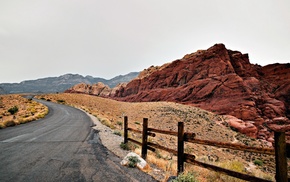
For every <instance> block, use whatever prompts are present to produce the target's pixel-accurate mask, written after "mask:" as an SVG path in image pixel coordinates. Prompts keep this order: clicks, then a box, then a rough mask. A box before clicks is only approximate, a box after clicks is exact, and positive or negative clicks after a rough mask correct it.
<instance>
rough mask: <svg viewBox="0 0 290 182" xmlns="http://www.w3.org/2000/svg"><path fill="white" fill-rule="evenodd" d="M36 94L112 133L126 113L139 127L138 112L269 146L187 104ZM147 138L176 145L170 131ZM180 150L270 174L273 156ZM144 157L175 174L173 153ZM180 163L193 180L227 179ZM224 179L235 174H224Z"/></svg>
mask: <svg viewBox="0 0 290 182" xmlns="http://www.w3.org/2000/svg"><path fill="white" fill-rule="evenodd" d="M38 98H39V99H44V100H48V101H52V102H58V103H62V104H67V105H71V106H73V107H77V108H79V109H82V110H84V111H86V112H88V113H90V114H91V115H93V116H95V117H96V118H97V119H98V120H99V121H100V122H101V123H102V124H104V125H106V126H108V127H110V128H111V129H112V130H113V131H114V133H115V134H120V135H122V134H123V118H124V116H128V120H129V127H132V128H136V129H139V130H142V120H143V118H148V121H149V122H148V123H149V127H152V128H156V129H162V130H169V131H177V123H178V122H179V121H183V122H184V124H185V132H191V133H195V134H196V137H197V138H200V139H207V140H212V141H220V142H231V143H240V144H244V145H248V146H256V147H265V148H269V146H268V145H267V143H266V142H264V141H260V140H256V139H253V138H249V137H247V136H245V135H243V134H240V133H237V132H235V131H233V130H232V129H231V128H230V127H229V126H228V125H227V122H226V121H225V120H226V119H227V118H226V116H222V115H217V114H214V113H211V112H208V111H205V110H202V109H199V108H196V107H192V106H188V105H182V104H177V103H173V102H134V103H130V102H120V101H115V100H112V99H106V98H101V97H97V96H90V95H85V94H48V95H41V96H38ZM130 137H132V138H134V139H137V140H140V141H141V136H140V135H138V134H135V133H130ZM149 140H150V141H151V142H154V143H157V144H160V145H162V146H165V147H168V148H172V149H176V147H177V139H176V137H174V136H168V135H162V134H157V135H156V137H154V138H153V137H149ZM131 150H135V151H136V152H140V147H138V146H136V145H132V146H131ZM185 152H187V153H190V154H194V155H195V156H196V157H197V160H200V161H203V162H208V163H212V164H214V165H218V166H223V167H225V168H229V169H232V170H237V171H240V172H245V173H250V174H252V175H255V176H258V177H261V178H266V179H271V180H274V173H275V168H274V166H275V159H274V156H270V155H264V154H255V153H249V152H243V151H235V150H231V149H224V148H216V147H210V146H203V145H198V144H186V145H185ZM213 154H214V155H213ZM208 156H217V159H215V160H214V161H209V160H208ZM148 162H149V163H151V164H152V165H154V166H157V167H159V168H160V169H161V170H163V171H164V172H165V177H166V176H167V177H168V176H171V175H175V174H176V157H175V156H173V154H170V153H167V152H163V151H161V150H158V151H157V152H155V153H153V152H150V153H149V157H148ZM237 166H239V167H237ZM185 168H186V169H185V170H186V171H188V172H194V173H195V174H196V176H197V179H198V180H199V181H212V180H213V179H215V181H227V180H229V177H227V176H224V175H221V174H218V173H215V172H211V171H208V170H206V169H202V168H199V167H195V166H192V165H190V164H188V165H186V167H185ZM230 180H231V181H235V180H237V179H234V178H230ZM237 181H239V180H237ZM240 181H241V180H240Z"/></svg>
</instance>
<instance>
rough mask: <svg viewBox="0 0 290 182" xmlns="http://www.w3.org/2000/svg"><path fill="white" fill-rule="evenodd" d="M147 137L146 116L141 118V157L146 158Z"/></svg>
mask: <svg viewBox="0 0 290 182" xmlns="http://www.w3.org/2000/svg"><path fill="white" fill-rule="evenodd" d="M147 139H148V118H143V131H142V154H141V155H142V158H143V159H144V160H146V158H147V148H148V147H147V142H148V141H147Z"/></svg>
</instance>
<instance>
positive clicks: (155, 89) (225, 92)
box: [67, 44, 290, 142]
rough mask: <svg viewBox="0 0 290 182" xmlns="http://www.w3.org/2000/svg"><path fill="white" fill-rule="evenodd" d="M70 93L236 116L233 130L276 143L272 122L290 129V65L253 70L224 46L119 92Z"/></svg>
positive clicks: (83, 88)
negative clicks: (177, 105) (186, 106)
mask: <svg viewBox="0 0 290 182" xmlns="http://www.w3.org/2000/svg"><path fill="white" fill-rule="evenodd" d="M104 89H105V90H106V91H105V92H104V91H103V90H104ZM67 92H77V93H80V92H82V93H87V94H93V95H99V96H106V97H111V98H114V99H116V100H121V101H130V102H142V101H172V102H178V103H183V104H189V105H193V106H197V107H200V108H203V109H206V110H209V111H212V112H215V113H217V114H224V115H232V117H228V120H227V122H228V123H229V125H230V126H231V127H233V128H236V129H237V130H238V131H240V132H241V133H245V134H247V135H249V136H251V137H257V138H260V139H265V140H268V141H270V142H272V141H273V133H271V132H269V129H268V127H265V123H266V122H269V124H271V123H272V124H271V125H272V127H273V128H275V127H274V125H273V121H276V120H279V118H280V119H281V117H282V118H284V120H286V121H285V122H284V123H290V122H289V118H290V64H273V65H268V66H265V67H261V66H259V65H253V64H251V63H250V61H249V57H248V54H242V53H241V52H238V51H231V50H228V49H226V47H225V46H224V45H223V44H216V45H214V46H212V47H210V48H209V49H207V50H199V51H197V52H195V53H192V54H188V55H185V56H184V57H183V58H182V59H179V60H176V61H173V62H172V63H166V64H164V65H162V66H156V67H154V66H151V67H150V68H148V69H145V70H144V71H143V72H141V73H140V75H139V76H138V77H137V78H136V79H134V80H132V81H131V82H129V83H128V84H121V85H118V87H116V88H114V89H113V90H110V89H108V88H105V86H104V85H101V84H100V83H98V85H96V86H88V85H77V86H75V87H73V88H72V89H70V90H68V91H67ZM233 116H234V117H233ZM277 118H278V119H277ZM274 123H275V122H274ZM285 127H288V125H287V126H285ZM276 128H279V127H278V126H276ZM279 129H281V128H279ZM288 134H289V132H288ZM289 136H290V134H289ZM289 136H288V137H289ZM289 141H290V139H289Z"/></svg>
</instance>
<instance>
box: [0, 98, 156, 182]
mask: <svg viewBox="0 0 290 182" xmlns="http://www.w3.org/2000/svg"><path fill="white" fill-rule="evenodd" d="M39 102H41V103H43V104H45V105H47V106H48V108H49V114H48V115H47V116H46V117H45V118H44V119H40V120H38V121H33V122H30V123H27V124H23V125H19V126H15V127H9V128H6V129H2V130H0V181H1V182H2V181H29V182H31V181H118V182H119V181H124V182H127V181H155V180H154V179H153V178H152V177H151V176H149V175H147V174H145V173H143V172H141V171H139V170H138V169H130V168H127V167H123V166H121V165H120V161H121V159H120V158H118V157H116V156H115V155H114V154H112V153H111V152H110V151H108V150H107V149H106V148H105V147H104V146H103V145H102V144H101V142H100V140H99V137H98V134H97V133H96V132H94V130H92V129H91V125H92V122H91V120H90V118H89V117H88V116H87V114H85V113H84V112H82V111H80V110H78V109H75V108H72V107H69V106H65V105H60V104H55V103H51V102H46V101H39Z"/></svg>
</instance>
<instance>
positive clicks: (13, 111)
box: [8, 106, 18, 115]
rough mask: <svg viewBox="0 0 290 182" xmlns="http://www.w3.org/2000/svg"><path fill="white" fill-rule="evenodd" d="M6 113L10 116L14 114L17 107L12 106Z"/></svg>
mask: <svg viewBox="0 0 290 182" xmlns="http://www.w3.org/2000/svg"><path fill="white" fill-rule="evenodd" d="M8 112H10V114H12V115H13V114H15V113H17V112H18V107H17V106H13V107H11V108H10V109H8Z"/></svg>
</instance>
